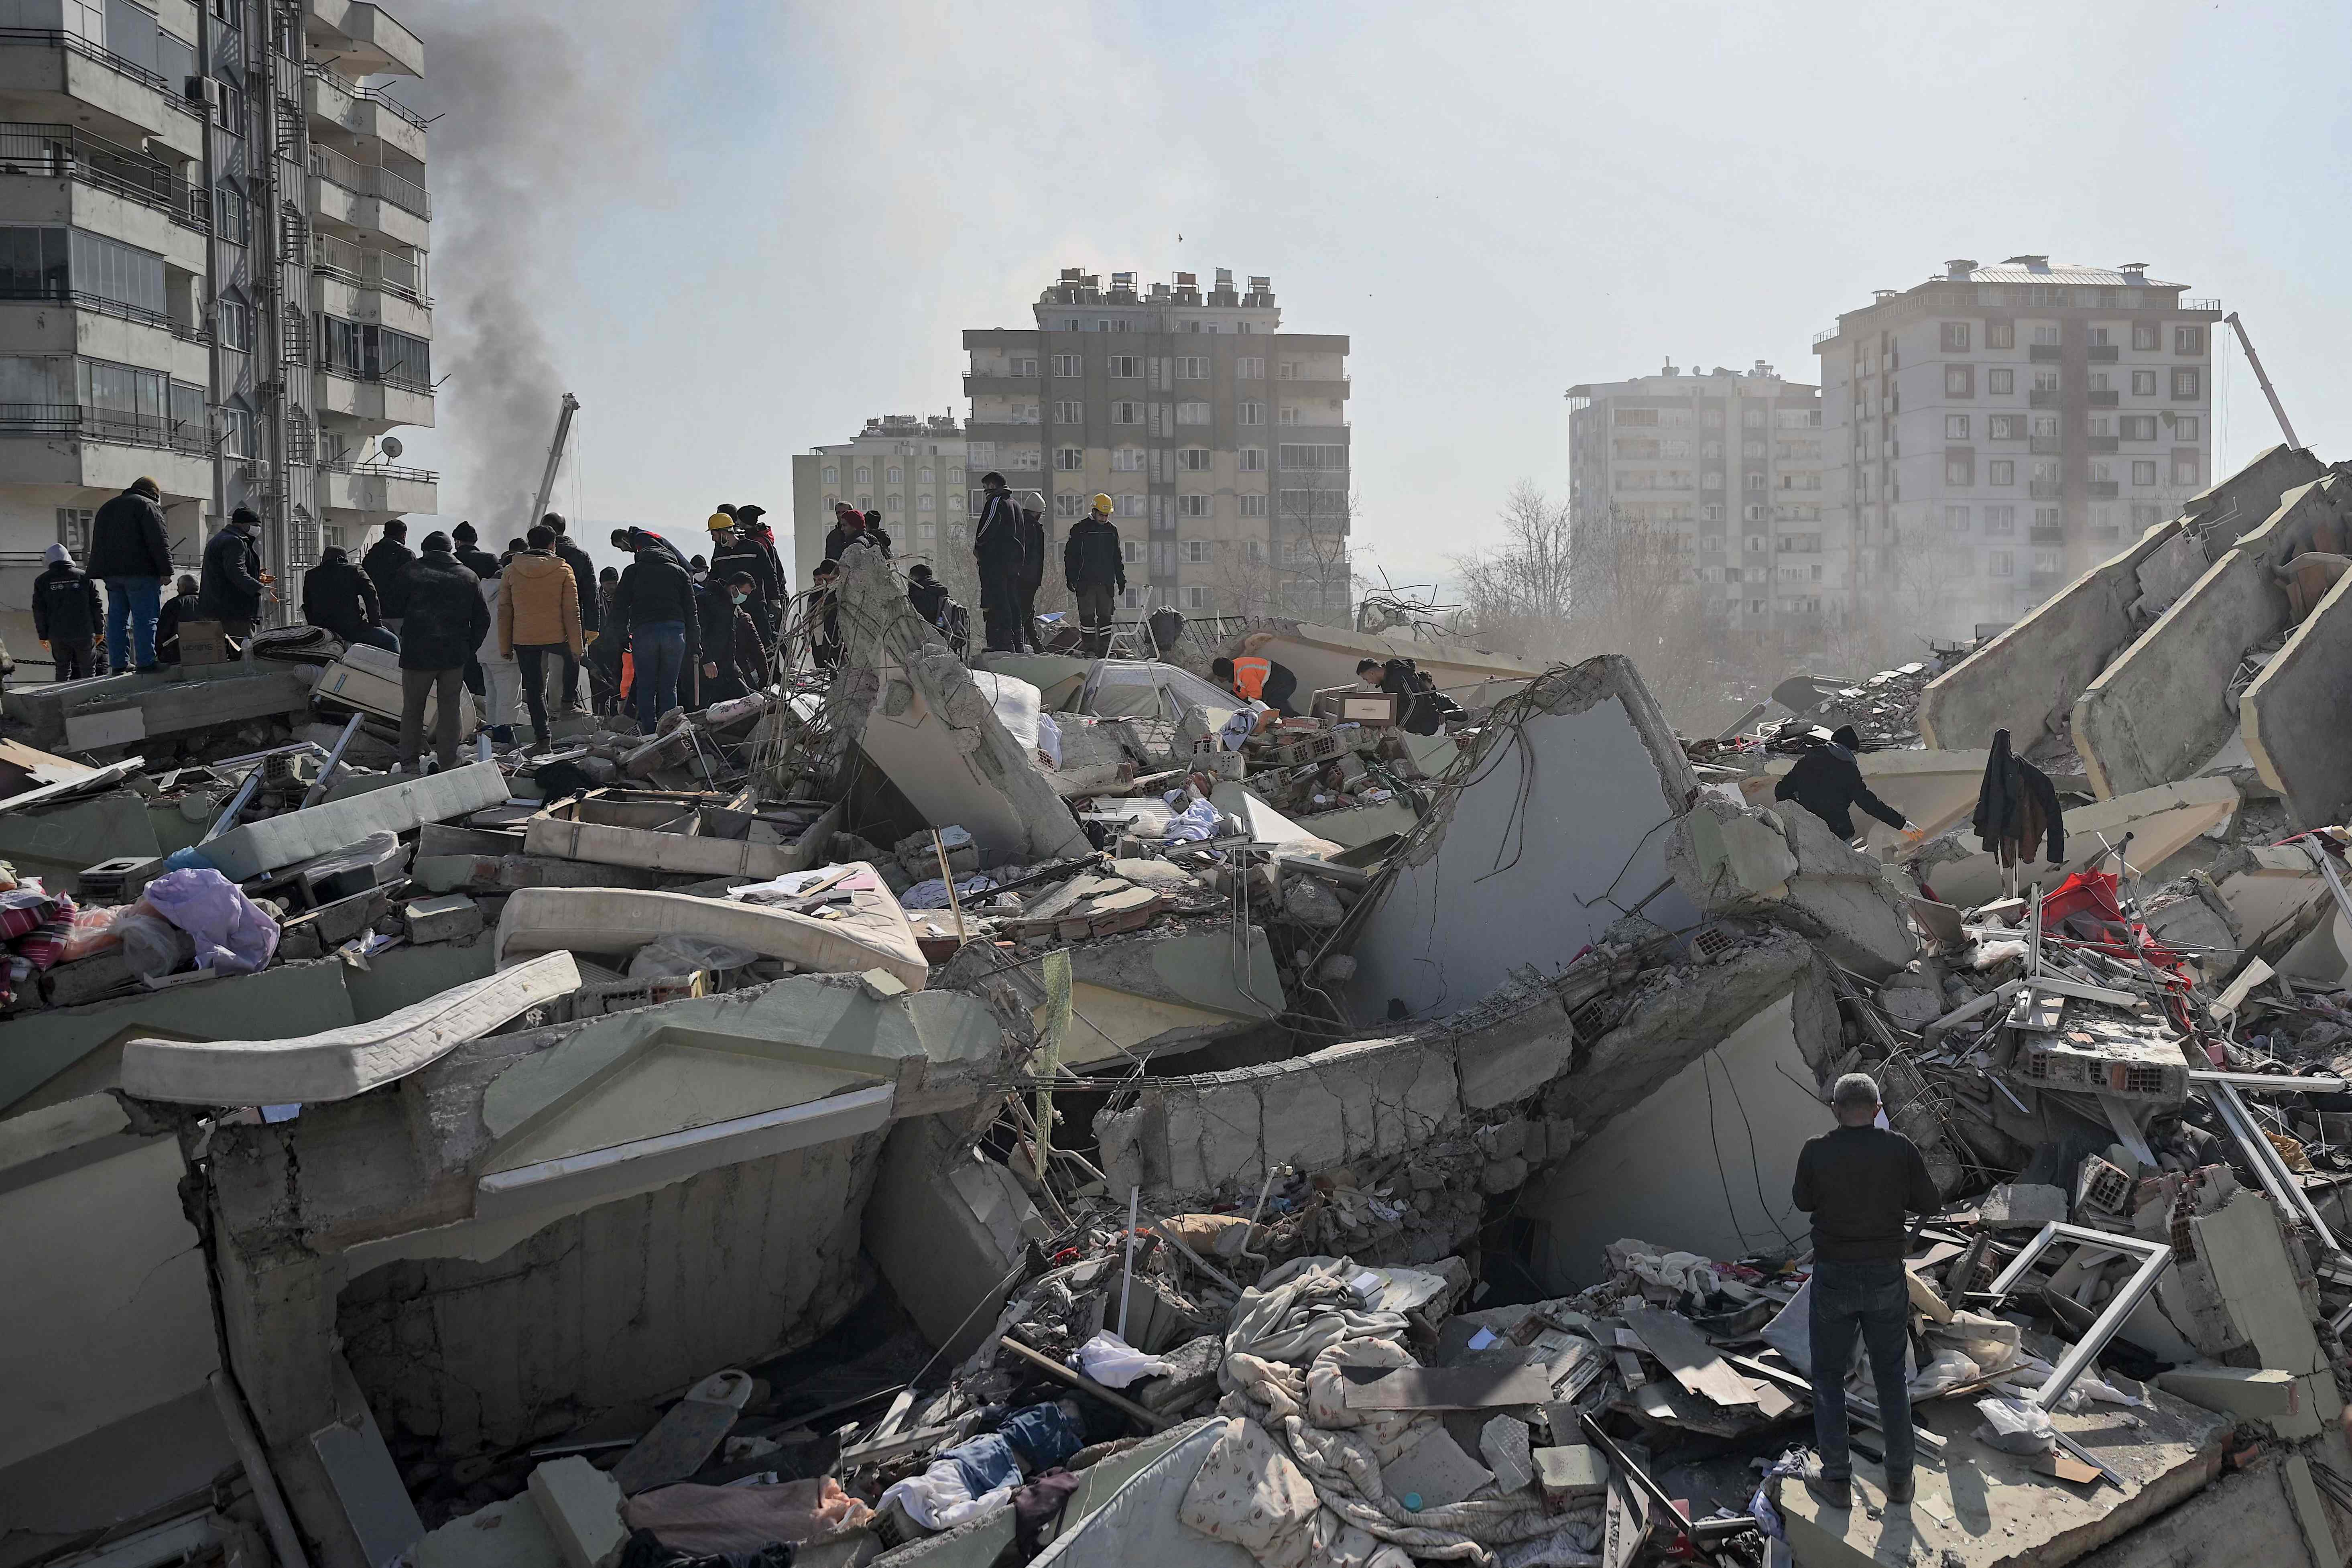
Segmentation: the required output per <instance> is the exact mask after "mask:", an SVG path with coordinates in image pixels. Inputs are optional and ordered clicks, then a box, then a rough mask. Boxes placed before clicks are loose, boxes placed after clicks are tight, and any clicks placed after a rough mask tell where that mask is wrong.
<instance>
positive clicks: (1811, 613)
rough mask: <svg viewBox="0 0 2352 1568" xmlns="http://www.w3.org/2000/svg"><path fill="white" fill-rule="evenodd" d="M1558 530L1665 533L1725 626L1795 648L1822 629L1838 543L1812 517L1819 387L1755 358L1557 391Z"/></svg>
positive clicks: (1837, 566)
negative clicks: (1565, 474) (1563, 435)
mask: <svg viewBox="0 0 2352 1568" xmlns="http://www.w3.org/2000/svg"><path fill="white" fill-rule="evenodd" d="M1568 406H1569V416H1568V438H1569V505H1570V525H1571V526H1572V527H1577V528H1587V527H1601V526H1603V525H1605V524H1606V523H1607V522H1608V521H1609V518H1610V514H1611V512H1612V509H1613V510H1614V511H1615V512H1616V514H1617V515H1618V516H1619V517H1620V518H1622V520H1624V521H1627V522H1632V523H1637V524H1647V525H1650V526H1652V527H1654V528H1656V529H1659V530H1661V531H1668V532H1671V533H1672V534H1673V535H1674V536H1675V539H1676V540H1677V541H1679V542H1680V543H1681V545H1682V549H1683V552H1684V554H1685V560H1686V561H1687V563H1688V570H1689V571H1690V572H1691V573H1692V574H1694V575H1695V576H1696V580H1697V582H1698V584H1700V593H1701V595H1702V598H1701V602H1702V604H1704V605H1706V607H1707V610H1708V612H1709V614H1711V615H1714V616H1719V617H1720V620H1721V624H1722V625H1723V626H1727V627H1728V628H1731V629H1736V630H1739V631H1747V632H1763V631H1772V630H1778V631H1781V632H1786V633H1790V634H1793V635H1795V636H1796V637H1798V638H1799V639H1800V640H1802V639H1803V638H1804V637H1806V636H1807V635H1809V634H1811V633H1815V632H1818V631H1821V630H1822V629H1823V628H1824V627H1826V626H1832V625H1834V624H1836V621H1837V618H1838V613H1839V610H1840V608H1841V607H1842V605H1843V602H1844V599H1845V595H1846V577H1847V571H1848V562H1847V557H1846V547H1845V535H1844V534H1843V532H1842V531H1839V530H1837V529H1836V528H1834V527H1832V525H1831V524H1830V523H1829V522H1828V521H1827V520H1825V518H1824V517H1823V515H1822V500H1823V490H1822V483H1823V481H1822V468H1823V467H1824V458H1823V451H1822V403H1821V389H1820V388H1818V387H1814V386H1807V385H1804V384H1801V383H1797V382H1792V381H1785V380H1783V379H1781V377H1780V374H1779V373H1778V372H1777V371H1775V370H1774V369H1773V368H1772V366H1771V365H1769V364H1768V363H1765V362H1764V361H1762V360H1758V361H1756V362H1755V363H1754V364H1752V365H1751V366H1750V367H1749V368H1748V369H1747V370H1744V371H1733V370H1729V369H1727V368H1725V367H1724V366H1722V365H1717V366H1716V367H1715V369H1714V370H1713V371H1712V372H1711V373H1709V374H1700V373H1699V372H1698V371H1697V369H1696V367H1694V368H1693V369H1692V370H1691V371H1689V372H1688V373H1685V372H1684V371H1682V370H1681V369H1679V368H1678V367H1677V366H1675V364H1674V363H1672V362H1668V363H1667V364H1666V365H1665V366H1664V369H1662V370H1660V371H1659V372H1658V373H1657V374H1655V375H1643V376H1635V377H1634V378H1633V379H1632V380H1631V381H1603V382H1583V383H1580V384H1577V385H1575V386H1571V387H1570V388H1569V389H1568Z"/></svg>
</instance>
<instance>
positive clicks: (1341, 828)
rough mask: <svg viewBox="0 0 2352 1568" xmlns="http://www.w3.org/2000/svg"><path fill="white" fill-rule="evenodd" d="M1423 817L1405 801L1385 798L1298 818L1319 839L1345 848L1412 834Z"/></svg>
mask: <svg viewBox="0 0 2352 1568" xmlns="http://www.w3.org/2000/svg"><path fill="white" fill-rule="evenodd" d="M1420 820H1421V818H1420V817H1419V816H1415V815H1414V814H1413V809H1412V806H1411V805H1407V804H1406V803H1405V802H1403V801H1402V800H1384V801H1381V802H1378V803H1377V804H1375V805H1343V806H1341V807H1339V809H1338V810H1337V811H1318V812H1317V813H1316V814H1315V815H1314V816H1304V817H1300V818H1298V823H1299V826H1301V827H1302V828H1303V829H1305V830H1306V831H1307V833H1310V834H1312V835H1313V836H1314V837H1318V838H1321V839H1326V840H1328V841H1329V842H1330V843H1333V844H1337V845H1338V846H1339V847H1341V848H1342V849H1354V848H1358V847H1361V846H1363V845H1366V844H1370V842H1371V841H1372V840H1373V839H1375V838H1385V837H1388V836H1389V835H1390V834H1391V833H1410V832H1412V829H1413V825H1414V824H1415V823H1417V822H1419V821H1420Z"/></svg>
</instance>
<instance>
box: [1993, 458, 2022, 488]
mask: <svg viewBox="0 0 2352 1568" xmlns="http://www.w3.org/2000/svg"><path fill="white" fill-rule="evenodd" d="M1985 468H1986V469H1987V472H1986V475H1985V483H1987V484H1989V485H2013V484H2015V483H2017V464H2016V463H2015V462H2014V461H2012V460H2011V459H2010V458H1993V459H1992V460H1991V461H1990V462H1989V463H1987V464H1986V465H1985Z"/></svg>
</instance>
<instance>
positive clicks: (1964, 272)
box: [1944, 257, 1977, 283]
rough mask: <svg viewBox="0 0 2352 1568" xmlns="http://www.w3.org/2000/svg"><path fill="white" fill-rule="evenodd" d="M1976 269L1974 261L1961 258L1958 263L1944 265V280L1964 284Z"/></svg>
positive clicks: (1951, 262)
mask: <svg viewBox="0 0 2352 1568" xmlns="http://www.w3.org/2000/svg"><path fill="white" fill-rule="evenodd" d="M1976 269H1977V264H1976V262H1975V260H1974V259H1973V258H1967V257H1963V258H1960V259H1959V260H1958V261H1947V262H1945V263H1944V278H1945V280H1946V281H1947V282H1951V283H1965V282H1967V281H1968V280H1969V273H1971V272H1974V271H1975V270H1976Z"/></svg>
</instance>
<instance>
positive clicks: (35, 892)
mask: <svg viewBox="0 0 2352 1568" xmlns="http://www.w3.org/2000/svg"><path fill="white" fill-rule="evenodd" d="M75 914H76V910H75V908H74V901H73V900H71V899H69V898H68V897H66V896H65V895H64V894H63V893H52V892H50V891H49V890H48V889H46V888H44V887H42V886H41V879H39V878H38V877H25V878H19V877H18V876H17V875H16V868H15V867H14V866H11V865H9V864H8V863H7V862H6V861H5V860H0V944H5V961H6V962H5V967H0V1007H5V1006H6V1005H8V1004H9V1003H10V1002H12V1001H14V1000H15V999H16V993H17V992H19V991H21V990H23V989H24V988H25V987H26V985H28V984H31V983H32V980H33V977H34V976H35V975H37V974H39V973H41V972H42V971H44V970H46V969H47V968H49V967H50V966H52V965H53V964H55V963H57V962H58V960H59V959H60V958H61V957H63V956H64V953H65V948H66V942H67V939H68V938H69V937H70V936H71V935H72V934H73V928H74V918H75Z"/></svg>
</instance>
